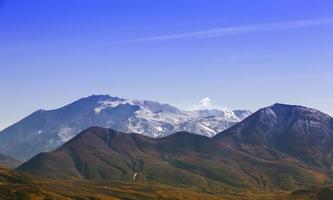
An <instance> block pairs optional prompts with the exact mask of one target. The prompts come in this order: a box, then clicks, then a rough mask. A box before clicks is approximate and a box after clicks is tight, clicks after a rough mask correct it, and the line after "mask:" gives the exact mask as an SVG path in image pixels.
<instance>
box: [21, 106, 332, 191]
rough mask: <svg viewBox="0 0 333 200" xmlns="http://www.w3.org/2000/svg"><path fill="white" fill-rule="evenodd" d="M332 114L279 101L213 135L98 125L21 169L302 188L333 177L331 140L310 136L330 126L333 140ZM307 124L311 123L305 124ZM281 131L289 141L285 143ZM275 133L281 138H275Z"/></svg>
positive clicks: (104, 177) (51, 173)
mask: <svg viewBox="0 0 333 200" xmlns="http://www.w3.org/2000/svg"><path fill="white" fill-rule="evenodd" d="M272 116H273V117H272ZM331 120H332V118H331V117H330V116H328V115H326V114H324V113H321V112H319V111H316V110H313V109H307V108H305V107H304V108H299V107H296V106H288V105H285V106H284V105H273V106H270V107H266V108H264V109H260V110H259V111H257V112H255V113H254V114H252V115H251V116H249V117H248V118H246V119H245V120H243V121H242V122H240V123H238V124H236V125H234V126H232V127H231V128H229V129H227V130H225V131H223V132H221V133H219V134H218V135H216V136H214V137H212V138H209V137H205V136H200V135H195V134H191V133H187V132H178V133H175V134H172V135H169V136H166V137H162V138H149V137H146V136H142V135H139V134H134V133H132V134H126V133H120V132H117V131H114V130H110V129H105V128H99V127H92V128H89V129H87V130H85V131H83V132H81V133H80V134H79V135H77V136H76V137H75V138H73V139H72V140H71V141H69V142H68V143H66V144H65V145H63V146H62V147H61V148H59V149H58V150H56V151H53V152H50V153H43V154H40V155H38V156H36V157H34V158H33V159H31V160H30V161H28V162H26V163H24V164H23V165H21V166H20V167H19V168H18V170H22V171H25V172H28V173H32V174H38V175H42V176H46V177H48V178H56V179H57V178H65V179H67V178H68V177H71V178H74V179H87V180H121V181H136V180H140V181H145V182H159V183H162V184H168V185H173V186H177V185H187V186H191V187H192V186H193V187H194V186H196V187H199V188H206V187H208V185H216V187H222V188H233V189H235V188H243V189H244V188H247V189H249V190H264V191H266V190H276V189H278V190H294V189H299V188H303V187H307V186H311V185H313V184H323V183H325V182H329V181H332V180H333V179H332V176H331V172H332V171H331V170H332V169H331V168H329V167H327V166H328V165H330V166H331V165H332V163H333V159H331V158H330V157H327V156H325V155H326V154H327V152H332V150H333V147H332V146H328V148H326V146H325V148H323V147H322V146H321V144H322V143H320V141H321V139H320V140H318V141H317V142H309V141H311V140H308V139H307V138H308V137H309V138H310V139H311V138H312V135H313V134H319V136H322V135H323V136H325V137H326V133H327V138H325V139H327V140H328V139H329V140H330V138H331V136H333V129H332V127H331V126H330V123H331ZM299 124H301V125H302V126H303V125H304V124H307V125H306V128H303V129H299V128H298V125H299ZM295 127H296V128H295ZM322 133H325V134H322ZM303 136H304V137H303ZM280 137H281V138H283V140H284V142H285V144H284V145H281V144H280V143H279V139H280ZM272 138H274V139H277V141H278V142H277V143H274V142H273V143H272V140H271V139H272ZM332 138H333V137H332ZM295 142H296V143H297V146H295V145H294V143H295ZM323 142H324V143H325V141H323ZM329 142H331V141H329ZM299 147H303V148H304V149H303V150H302V149H299ZM301 150H302V151H301ZM310 150H312V151H310ZM313 150H316V151H315V152H316V154H314V155H313V152H314V151H313ZM300 152H302V153H303V154H300V155H299V154H298V153H300ZM63 159H64V160H63ZM57 163H61V166H59V164H57ZM64 164H66V165H64ZM36 166H37V167H36ZM59 172H61V173H62V174H59Z"/></svg>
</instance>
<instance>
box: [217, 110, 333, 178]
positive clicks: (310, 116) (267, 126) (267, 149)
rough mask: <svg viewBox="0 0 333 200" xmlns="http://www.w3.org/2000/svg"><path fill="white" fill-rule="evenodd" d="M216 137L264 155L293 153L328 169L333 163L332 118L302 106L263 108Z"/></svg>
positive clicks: (263, 156)
mask: <svg viewBox="0 0 333 200" xmlns="http://www.w3.org/2000/svg"><path fill="white" fill-rule="evenodd" d="M214 139H215V140H221V141H222V143H224V144H228V145H232V146H233V148H235V149H238V150H241V151H244V152H246V153H249V154H252V155H255V156H257V157H261V158H266V157H267V158H274V157H276V158H279V156H280V155H281V153H283V154H286V155H290V156H293V157H294V158H296V159H298V160H301V161H302V162H304V163H306V164H308V165H310V166H311V167H314V168H318V169H322V170H325V171H327V170H331V166H332V163H333V158H332V153H333V152H332V151H333V120H332V118H331V117H330V116H328V115H326V114H324V113H322V112H319V111H317V110H314V109H310V108H305V107H301V106H289V105H282V104H275V105H273V106H271V107H268V108H264V109H261V110H259V111H258V112H256V113H254V114H253V115H252V116H251V117H249V118H248V119H245V120H244V121H243V122H240V123H238V124H237V125H235V126H234V127H232V128H231V129H229V130H226V131H225V132H224V133H223V134H220V135H218V136H216V137H215V138H214Z"/></svg>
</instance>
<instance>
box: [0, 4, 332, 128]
mask: <svg viewBox="0 0 333 200" xmlns="http://www.w3.org/2000/svg"><path fill="white" fill-rule="evenodd" d="M235 10H237V11H238V12H234V11H235ZM332 10H333V3H332V2H330V1H324V0H319V1H310V0H306V1H302V3H301V4H300V3H299V1H296V0H291V1H290V0H281V1H267V2H263V1H260V0H255V1H251V2H250V1H246V0H235V1H232V2H231V1H217V0H208V1H205V2H202V1H198V0H192V1H186V2H185V1H179V0H169V1H164V0H162V1H158V2H156V1H152V0H143V1H140V2H136V1H135V2H131V3H129V1H126V0H125V1H118V0H111V1H104V0H102V1H98V2H96V1H91V0H84V1H80V2H79V3H78V1H75V0H57V1H55V0H50V1H43V0H36V1H33V2H29V1H23V0H10V1H9V0H0V24H1V26H0V37H1V38H5V39H3V40H0V93H1V96H2V98H1V99H0V130H2V129H4V128H5V127H7V126H9V125H11V124H13V123H15V122H17V121H18V120H20V119H22V118H24V117H26V116H27V115H29V114H31V113H32V112H34V111H36V110H38V109H54V108H59V107H62V106H64V105H66V104H68V103H71V102H73V101H75V100H77V99H79V98H82V97H86V96H90V95H93V94H109V95H111V96H118V97H123V98H131V99H148V100H154V101H159V102H162V103H169V104H171V105H174V106H177V107H179V108H181V109H186V110H187V109H191V108H193V107H195V106H197V105H198V103H199V101H201V100H203V99H205V98H207V97H208V98H209V99H210V101H211V102H212V103H211V104H212V105H211V106H212V107H226V108H229V109H250V110H251V111H256V110H257V109H259V108H262V107H266V106H270V105H272V104H274V103H286V104H297V105H303V106H307V107H312V108H315V109H318V110H321V111H323V112H325V113H327V114H330V115H333V106H332V104H333V94H332V93H330V89H331V88H330V86H331V85H333V67H332V66H331V65H332V64H331V63H333V37H332V35H333V14H332ZM206 100H207V99H206Z"/></svg>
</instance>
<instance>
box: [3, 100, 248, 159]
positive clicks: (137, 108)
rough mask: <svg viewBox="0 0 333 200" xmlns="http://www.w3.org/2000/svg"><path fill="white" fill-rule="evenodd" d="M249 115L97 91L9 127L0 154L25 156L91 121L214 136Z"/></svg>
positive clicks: (148, 131) (145, 131) (152, 132)
mask: <svg viewBox="0 0 333 200" xmlns="http://www.w3.org/2000/svg"><path fill="white" fill-rule="evenodd" d="M250 114H251V112H250V111H248V110H235V111H229V110H217V109H215V110H194V111H183V110H180V109H178V108H176V107H174V106H171V105H169V104H162V103H158V102H154V101H146V100H130V99H123V98H118V97H111V96H109V95H93V96H90V97H87V98H82V99H80V100H78V101H75V102H73V103H71V104H69V105H66V106H64V107H62V108H59V109H55V110H38V111H36V112H34V113H32V114H31V115H29V116H28V117H26V118H24V119H23V120H21V121H19V122H17V123H15V124H13V125H12V126H9V127H8V128H6V129H4V130H3V131H1V132H0V153H3V154H5V155H9V156H11V157H14V158H16V159H19V160H23V161H25V160H28V159H29V158H31V157H32V156H34V155H36V154H38V153H40V152H48V151H51V150H54V149H56V148H58V147H60V146H61V145H63V144H64V143H65V142H67V141H69V140H70V139H72V138H73V137H74V136H76V135H77V134H78V133H79V132H80V131H82V130H85V129H86V128H89V127H91V126H99V127H105V128H112V129H115V130H118V131H121V132H126V133H138V134H142V135H145V136H149V137H155V138H156V137H164V136H167V135H170V134H172V133H175V132H178V131H187V132H191V133H195V134H199V135H204V136H208V137H212V136H214V135H216V134H217V133H219V132H221V131H223V130H225V129H227V128H229V127H230V126H232V125H234V124H236V123H237V122H240V121H241V120H243V119H245V118H246V117H248V116H249V115H250Z"/></svg>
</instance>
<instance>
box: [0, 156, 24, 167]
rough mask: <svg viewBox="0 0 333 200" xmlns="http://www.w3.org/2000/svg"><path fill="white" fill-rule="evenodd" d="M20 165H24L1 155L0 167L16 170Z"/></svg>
mask: <svg viewBox="0 0 333 200" xmlns="http://www.w3.org/2000/svg"><path fill="white" fill-rule="evenodd" d="M20 164H22V162H20V161H18V160H16V159H14V158H11V157H9V156H6V155H3V154H0V166H6V167H10V168H15V167H18V166H19V165H20Z"/></svg>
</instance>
